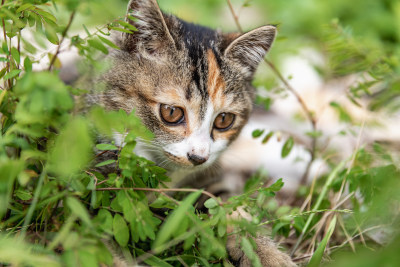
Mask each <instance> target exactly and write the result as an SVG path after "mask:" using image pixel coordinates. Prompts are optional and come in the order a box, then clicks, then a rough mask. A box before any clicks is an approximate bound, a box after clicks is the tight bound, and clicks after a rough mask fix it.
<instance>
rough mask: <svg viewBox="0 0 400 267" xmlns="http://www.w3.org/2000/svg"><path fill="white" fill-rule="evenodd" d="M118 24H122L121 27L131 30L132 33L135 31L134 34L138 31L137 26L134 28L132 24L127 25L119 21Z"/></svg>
mask: <svg viewBox="0 0 400 267" xmlns="http://www.w3.org/2000/svg"><path fill="white" fill-rule="evenodd" d="M118 24H120V25H121V26H124V27H125V28H127V29H129V30H131V31H134V32H136V31H137V29H136V27H135V26H133V25H132V24H130V23H127V22H125V21H122V20H119V21H118Z"/></svg>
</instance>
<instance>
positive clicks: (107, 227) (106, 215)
mask: <svg viewBox="0 0 400 267" xmlns="http://www.w3.org/2000/svg"><path fill="white" fill-rule="evenodd" d="M96 222H98V223H99V224H100V228H101V229H102V230H103V231H104V232H107V233H112V229H113V217H112V215H111V213H110V212H109V211H108V210H106V209H101V210H100V211H99V213H98V214H97V217H96Z"/></svg>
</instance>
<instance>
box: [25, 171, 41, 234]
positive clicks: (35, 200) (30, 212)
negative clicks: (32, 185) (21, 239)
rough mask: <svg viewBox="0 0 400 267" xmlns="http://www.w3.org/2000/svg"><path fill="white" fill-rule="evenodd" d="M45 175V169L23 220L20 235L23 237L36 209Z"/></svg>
mask: <svg viewBox="0 0 400 267" xmlns="http://www.w3.org/2000/svg"><path fill="white" fill-rule="evenodd" d="M46 175H47V171H46V169H43V171H42V173H41V175H40V177H39V181H38V184H37V187H36V190H35V193H34V196H33V200H32V203H31V205H30V207H29V209H28V213H27V214H26V217H25V220H24V224H23V225H22V230H21V232H22V235H23V236H25V234H26V230H27V228H28V225H29V224H30V223H31V220H32V216H33V212H34V211H35V209H36V205H37V203H38V201H39V195H40V191H41V190H42V186H43V181H44V177H45V176H46Z"/></svg>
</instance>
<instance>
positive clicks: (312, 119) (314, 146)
mask: <svg viewBox="0 0 400 267" xmlns="http://www.w3.org/2000/svg"><path fill="white" fill-rule="evenodd" d="M227 4H228V6H229V9H230V11H231V14H232V16H233V19H234V21H235V24H236V27H237V28H238V30H239V31H240V32H241V33H243V28H242V26H241V25H240V22H239V16H238V15H237V14H236V12H235V10H234V9H233V6H232V3H231V1H230V0H227ZM264 62H265V63H267V65H268V66H269V67H270V68H271V69H272V71H273V72H274V74H275V75H276V76H277V77H278V78H279V80H280V81H281V82H282V83H283V84H284V85H285V87H286V89H287V90H288V91H289V92H291V93H292V94H293V95H294V97H295V98H296V100H297V102H299V104H300V106H301V108H302V109H303V111H304V113H305V114H306V116H307V119H308V121H309V122H310V124H311V129H312V131H313V132H314V133H315V132H316V131H317V120H316V118H315V116H314V114H313V113H312V112H311V111H310V109H309V108H308V107H307V104H306V102H305V101H304V100H303V98H302V97H301V96H300V95H299V93H298V92H297V91H296V90H295V89H294V88H293V87H292V86H291V85H290V84H289V82H288V81H286V79H285V78H284V77H283V75H282V74H281V72H280V71H279V70H278V68H277V67H276V66H275V65H274V64H273V63H272V62H271V61H269V60H268V59H266V58H264ZM311 138H312V140H311V150H310V155H311V159H310V161H309V162H308V164H307V167H306V169H305V171H304V174H303V177H302V178H301V180H300V185H304V184H305V183H306V182H307V177H308V174H309V172H310V168H311V165H312V163H313V162H314V159H315V156H316V151H317V137H316V136H312V137H311Z"/></svg>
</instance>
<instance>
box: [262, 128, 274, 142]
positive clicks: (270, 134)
mask: <svg viewBox="0 0 400 267" xmlns="http://www.w3.org/2000/svg"><path fill="white" fill-rule="evenodd" d="M273 135H274V132H273V131H271V132H269V133H268V134H267V135H266V136H265V137H264V138H263V140H262V141H261V143H262V144H266V143H268V141H269V139H271V137H272V136H273Z"/></svg>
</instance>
